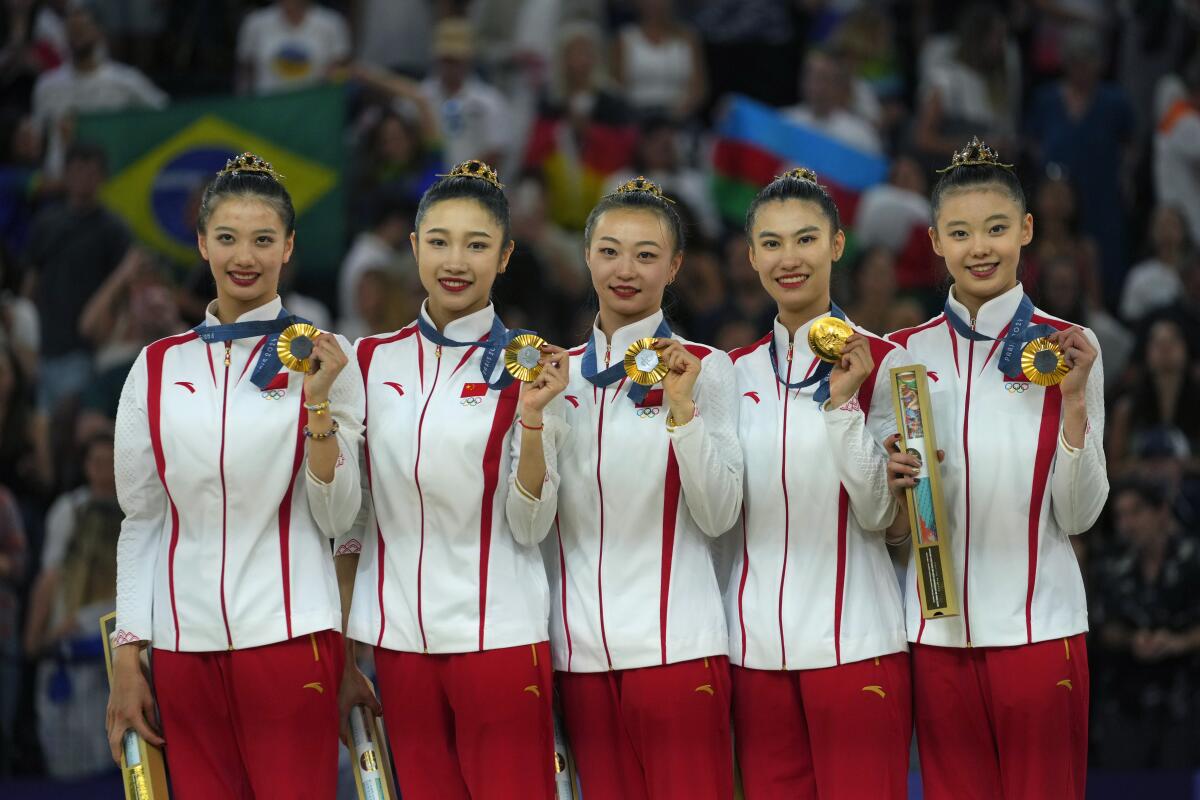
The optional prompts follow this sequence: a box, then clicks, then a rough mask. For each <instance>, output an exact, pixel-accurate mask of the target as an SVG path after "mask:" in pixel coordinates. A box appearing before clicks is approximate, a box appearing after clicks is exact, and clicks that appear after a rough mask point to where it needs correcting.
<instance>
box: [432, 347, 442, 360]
mask: <svg viewBox="0 0 1200 800" xmlns="http://www.w3.org/2000/svg"><path fill="white" fill-rule="evenodd" d="M433 357H434V358H441V357H442V346H441V345H440V344H439V345H438V346H437V347H435V348H433Z"/></svg>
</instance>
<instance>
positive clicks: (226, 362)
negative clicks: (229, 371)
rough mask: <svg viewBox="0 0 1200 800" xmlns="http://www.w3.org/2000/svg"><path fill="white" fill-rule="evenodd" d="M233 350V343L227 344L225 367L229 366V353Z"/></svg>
mask: <svg viewBox="0 0 1200 800" xmlns="http://www.w3.org/2000/svg"><path fill="white" fill-rule="evenodd" d="M231 349H233V342H226V343H225V366H227V367H228V366H229V351H230V350H231Z"/></svg>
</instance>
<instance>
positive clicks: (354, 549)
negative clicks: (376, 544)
mask: <svg viewBox="0 0 1200 800" xmlns="http://www.w3.org/2000/svg"><path fill="white" fill-rule="evenodd" d="M361 552H362V542H360V541H359V540H358V539H350V540H348V541H347V542H346V543H345V544H343V545H342V546H341V547H339V548H338V549H337V552H336V553H334V555H335V556H347V555H351V554H352V553H361Z"/></svg>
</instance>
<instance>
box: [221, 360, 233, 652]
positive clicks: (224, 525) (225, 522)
mask: <svg viewBox="0 0 1200 800" xmlns="http://www.w3.org/2000/svg"><path fill="white" fill-rule="evenodd" d="M232 348H233V343H232V342H225V382H224V384H223V385H222V387H221V463H220V472H221V619H222V620H223V621H224V623H225V641H226V643H227V645H228V647H229V649H230V650H233V634H232V633H231V632H230V629H229V612H228V610H227V609H226V606H225V542H226V533H227V529H228V527H229V501H228V498H227V496H226V492H225V415H226V412H227V410H228V408H229V362H230V360H231V359H230V351H231V350H232Z"/></svg>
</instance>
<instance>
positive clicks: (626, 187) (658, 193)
mask: <svg viewBox="0 0 1200 800" xmlns="http://www.w3.org/2000/svg"><path fill="white" fill-rule="evenodd" d="M631 192H645V193H646V194H651V195H654V196H655V197H657V198H658V199H659V200H666V201H667V202H668V203H674V202H675V201H674V200H672V199H671V198H669V197H667V196H666V195H665V194H663V190H662V187H661V186H659V185H658V184H657V183H655V182H654V181H651V180H647V179H646V178H645V177H643V176H641V175H638V176H637V177H636V178H634V179H633V180H629V181H625V182H624V183H622V184H621V185H620V186H618V187H617V191H616V192H614V194H629V193H631Z"/></svg>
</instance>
